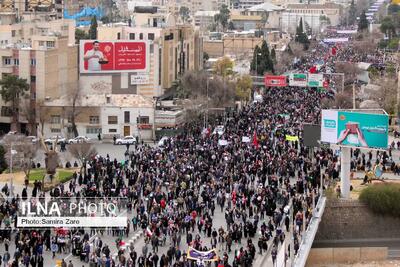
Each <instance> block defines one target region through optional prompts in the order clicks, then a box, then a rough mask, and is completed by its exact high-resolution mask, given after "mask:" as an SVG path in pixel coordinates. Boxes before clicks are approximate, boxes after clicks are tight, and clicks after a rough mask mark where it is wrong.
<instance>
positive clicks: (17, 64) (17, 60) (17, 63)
mask: <svg viewBox="0 0 400 267" xmlns="http://www.w3.org/2000/svg"><path fill="white" fill-rule="evenodd" d="M14 65H15V66H19V59H18V58H14Z"/></svg>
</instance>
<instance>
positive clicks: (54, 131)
mask: <svg viewBox="0 0 400 267" xmlns="http://www.w3.org/2000/svg"><path fill="white" fill-rule="evenodd" d="M50 131H51V132H52V133H61V129H60V128H51V129H50Z"/></svg>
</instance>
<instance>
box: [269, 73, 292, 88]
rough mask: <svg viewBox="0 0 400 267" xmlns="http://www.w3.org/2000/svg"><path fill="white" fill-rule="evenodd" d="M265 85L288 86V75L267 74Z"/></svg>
mask: <svg viewBox="0 0 400 267" xmlns="http://www.w3.org/2000/svg"><path fill="white" fill-rule="evenodd" d="M264 84H265V87H282V86H287V81H286V76H283V75H282V76H276V75H265V77H264Z"/></svg>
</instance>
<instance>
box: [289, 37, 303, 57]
mask: <svg viewBox="0 0 400 267" xmlns="http://www.w3.org/2000/svg"><path fill="white" fill-rule="evenodd" d="M289 47H290V51H292V54H293V56H295V57H297V58H301V57H303V56H304V54H305V51H304V46H303V45H302V44H300V43H296V42H294V41H292V42H290V43H289Z"/></svg>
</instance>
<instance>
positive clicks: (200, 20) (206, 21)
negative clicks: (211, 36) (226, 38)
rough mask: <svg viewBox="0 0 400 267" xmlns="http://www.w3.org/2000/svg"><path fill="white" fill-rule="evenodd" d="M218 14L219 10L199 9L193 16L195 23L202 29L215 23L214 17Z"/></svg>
mask: <svg viewBox="0 0 400 267" xmlns="http://www.w3.org/2000/svg"><path fill="white" fill-rule="evenodd" d="M217 14H219V11H197V12H196V13H195V14H194V16H193V18H194V25H195V26H197V27H199V28H200V29H201V30H207V29H208V28H209V26H210V25H212V24H213V23H214V17H215V15H217Z"/></svg>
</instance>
